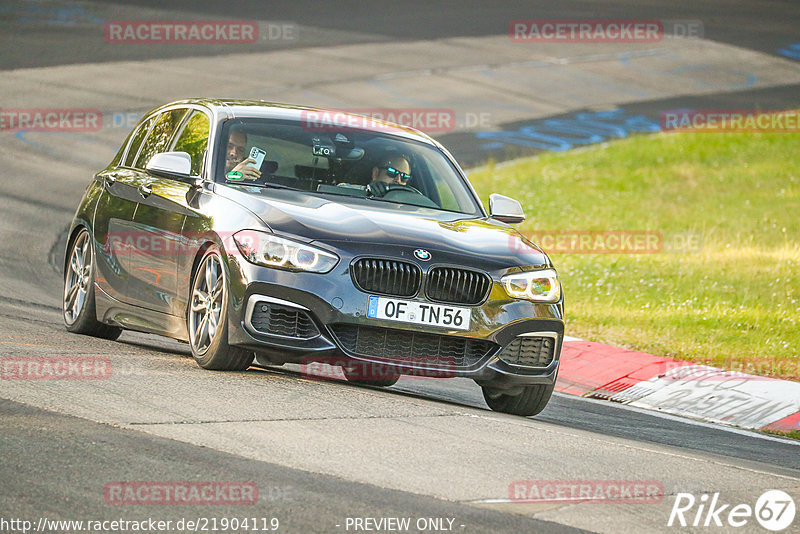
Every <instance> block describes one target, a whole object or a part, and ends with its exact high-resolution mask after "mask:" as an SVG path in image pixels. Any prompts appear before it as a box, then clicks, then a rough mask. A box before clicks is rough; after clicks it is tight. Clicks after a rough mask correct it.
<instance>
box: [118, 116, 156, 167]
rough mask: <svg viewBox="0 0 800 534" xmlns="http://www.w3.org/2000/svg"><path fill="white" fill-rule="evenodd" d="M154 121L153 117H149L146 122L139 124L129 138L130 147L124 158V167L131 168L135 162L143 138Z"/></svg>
mask: <svg viewBox="0 0 800 534" xmlns="http://www.w3.org/2000/svg"><path fill="white" fill-rule="evenodd" d="M155 120H156V118H155V117H150V118H149V119H147V120H146V121H144V122H142V123H141V124H139V128H137V130H136V133H134V134H133V137H132V138H131V145H130V147H129V148H128V153H127V154H126V156H125V166H126V167H133V162H134V161H136V154H137V153H138V152H139V147H140V146H142V141H144V136H145V135H147V132H149V131H150V126H152V125H153V122H155Z"/></svg>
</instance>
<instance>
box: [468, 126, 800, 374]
mask: <svg viewBox="0 0 800 534" xmlns="http://www.w3.org/2000/svg"><path fill="white" fill-rule="evenodd" d="M470 180H471V182H472V183H473V185H474V186H475V188H476V189H477V191H478V192H479V194H480V195H481V198H482V199H483V200H484V203H485V205H487V206H488V196H489V194H490V193H492V192H499V193H503V194H507V195H510V196H512V197H514V198H517V199H518V200H519V201H520V202H521V203H522V205H523V207H524V208H525V212H526V214H527V215H528V219H527V220H526V221H525V222H524V223H522V224H520V225H518V228H519V229H520V231H521V232H522V233H523V234H526V235H536V236H537V238H539V239H540V240H541V236H546V235H550V236H553V235H557V234H558V232H562V231H568V232H590V231H609V230H614V231H621V232H632V233H635V232H638V231H648V232H652V233H653V234H651V235H656V236H659V239H660V240H661V244H662V245H663V249H662V250H661V251H659V252H656V253H635V254H633V253H614V254H608V253H602V254H599V253H585V252H586V251H587V250H585V249H584V250H583V252H584V253H569V252H559V251H558V250H556V251H553V250H550V251H548V252H549V253H550V256H551V258H552V260H553V262H554V263H555V265H556V267H557V268H558V270H559V273H560V275H561V277H562V283H563V286H564V292H565V295H566V316H567V333H568V335H572V336H576V337H581V338H584V339H590V340H594V341H599V342H603V343H609V344H612V345H619V346H623V347H627V348H630V349H634V350H640V351H643V352H649V353H652V354H657V355H663V356H668V357H671V358H675V359H680V360H688V361H692V362H696V363H702V364H709V365H714V366H718V367H723V368H727V369H733V370H737V371H742V372H747V373H753V374H759V375H764V376H773V377H777V378H786V379H793V380H800V365H799V362H800V349H799V347H800V324H798V323H800V134H796V133H672V134H657V135H653V136H636V137H632V138H628V139H624V140H620V141H615V142H612V143H608V144H603V145H597V146H595V147H591V148H589V149H586V150H583V151H579V152H570V153H561V154H553V153H548V154H543V155H541V156H538V157H535V158H531V159H526V160H519V161H516V162H511V163H510V164H504V165H497V166H496V165H492V164H490V165H488V166H486V167H484V168H481V169H477V170H475V171H473V172H472V173H470ZM568 235H569V234H568ZM592 250H595V251H596V250H598V249H592Z"/></svg>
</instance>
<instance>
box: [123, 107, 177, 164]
mask: <svg viewBox="0 0 800 534" xmlns="http://www.w3.org/2000/svg"><path fill="white" fill-rule="evenodd" d="M187 111H188V110H187V109H185V108H183V109H173V110H172V111H165V112H164V113H162V114H161V116H160V117H158V120H157V121H156V123H155V124H154V125H153V129H152V130H150V135H149V136H147V140H145V142H144V144H143V145H142V149H141V150H140V151H139V156H138V157H137V158H136V165H135V167H136V168H138V169H144V166H145V165H147V162H148V161H150V158H152V157H153V156H155V155H156V154H158V153H159V152H164V151H166V149H167V147H168V146H169V142H170V140H171V139H172V136H173V135H174V134H175V130H177V129H178V126H180V124H181V120H182V119H183V117H184V116H185V115H186V112H187Z"/></svg>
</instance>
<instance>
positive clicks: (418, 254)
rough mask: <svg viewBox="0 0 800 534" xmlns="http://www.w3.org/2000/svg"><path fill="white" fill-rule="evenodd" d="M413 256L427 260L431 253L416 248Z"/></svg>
mask: <svg viewBox="0 0 800 534" xmlns="http://www.w3.org/2000/svg"><path fill="white" fill-rule="evenodd" d="M414 256H416V257H417V259H420V260H422V261H428V260H429V259H431V253H430V252H428V251H427V250H425V249H424V248H418V249H417V250H415V251H414Z"/></svg>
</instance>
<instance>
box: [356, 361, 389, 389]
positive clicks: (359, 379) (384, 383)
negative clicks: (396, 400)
mask: <svg viewBox="0 0 800 534" xmlns="http://www.w3.org/2000/svg"><path fill="white" fill-rule="evenodd" d="M365 365H366V364H365ZM369 365H370V369H371V370H370V371H369V372H368V374H370V375H371V374H378V373H375V369H379V370H380V371H381V372H380V373H379V374H380V375H381V377H383V376H385V377H386V378H365V377H364V372H363V371H359V370H358V369H357V368H355V367H348V366H344V367H342V372H344V377H345V378H346V379H347V381H348V382H351V383H353V384H363V385H365V386H376V387H384V388H386V387H389V386H393V385H395V384H396V383H397V381H398V380H400V373H398V372H395V371H391V370H390V369H389V368H386V367H383V366H376V365H375V364H369Z"/></svg>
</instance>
